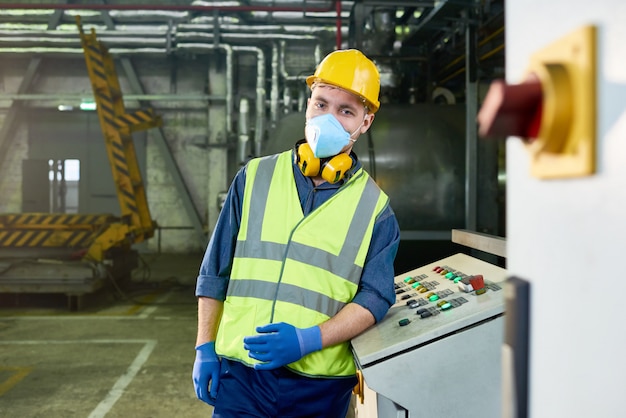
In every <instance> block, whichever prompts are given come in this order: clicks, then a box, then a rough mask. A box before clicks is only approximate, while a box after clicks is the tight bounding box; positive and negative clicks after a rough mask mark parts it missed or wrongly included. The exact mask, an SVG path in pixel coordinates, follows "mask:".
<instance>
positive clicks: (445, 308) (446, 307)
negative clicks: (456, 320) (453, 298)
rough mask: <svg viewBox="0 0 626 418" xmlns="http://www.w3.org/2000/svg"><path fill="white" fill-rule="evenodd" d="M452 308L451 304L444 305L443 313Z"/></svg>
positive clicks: (442, 306) (442, 307)
mask: <svg viewBox="0 0 626 418" xmlns="http://www.w3.org/2000/svg"><path fill="white" fill-rule="evenodd" d="M451 307H452V304H451V303H450V302H446V303H444V304H443V305H441V310H442V311H447V310H448V309H450V308H451Z"/></svg>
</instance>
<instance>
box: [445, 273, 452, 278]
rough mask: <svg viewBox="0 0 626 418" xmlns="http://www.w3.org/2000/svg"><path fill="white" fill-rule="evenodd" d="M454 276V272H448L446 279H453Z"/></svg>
mask: <svg viewBox="0 0 626 418" xmlns="http://www.w3.org/2000/svg"><path fill="white" fill-rule="evenodd" d="M453 277H454V273H448V274H446V279H451V278H453Z"/></svg>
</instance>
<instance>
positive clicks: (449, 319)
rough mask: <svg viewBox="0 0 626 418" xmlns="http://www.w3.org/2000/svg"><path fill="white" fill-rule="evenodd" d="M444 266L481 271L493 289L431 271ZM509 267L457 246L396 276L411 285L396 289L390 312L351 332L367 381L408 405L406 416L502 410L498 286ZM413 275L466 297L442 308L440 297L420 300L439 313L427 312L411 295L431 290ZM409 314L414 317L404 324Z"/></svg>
mask: <svg viewBox="0 0 626 418" xmlns="http://www.w3.org/2000/svg"><path fill="white" fill-rule="evenodd" d="M444 266H445V267H446V269H449V270H450V271H454V272H455V275H460V274H464V275H467V276H471V275H476V274H481V275H483V278H484V281H485V283H486V284H488V290H487V291H486V292H485V293H484V294H482V295H477V294H476V293H475V292H473V291H472V292H469V293H466V292H462V291H460V290H459V287H458V285H457V284H454V282H453V281H451V280H450V279H449V278H446V277H445V276H443V275H441V273H439V272H436V271H434V268H435V267H444ZM506 274H507V273H506V270H504V269H502V268H499V267H497V266H494V265H492V264H489V263H486V262H484V261H481V260H478V259H476V258H473V257H470V256H468V255H465V254H461V253H459V254H455V255H453V256H450V257H446V258H444V259H441V260H437V261H435V262H433V263H430V264H427V265H425V266H422V267H419V268H417V269H414V270H411V271H409V272H406V273H403V274H400V275H398V276H396V278H395V283H396V286H397V288H398V292H399V291H401V290H406V289H410V290H408V291H405V292H403V293H398V295H397V301H396V303H395V304H394V305H393V306H392V307H391V309H390V311H389V312H388V314H387V315H386V316H385V318H384V319H383V320H382V321H380V322H379V323H378V324H376V325H375V326H374V327H372V328H370V329H369V330H367V331H366V332H364V333H363V334H361V335H360V336H358V337H356V338H355V339H353V340H352V347H353V350H354V354H355V356H356V361H357V363H358V365H359V367H360V369H361V371H362V372H363V376H364V378H365V382H366V383H367V386H368V387H369V388H370V389H372V390H374V391H376V392H377V393H378V394H380V395H382V396H384V397H385V398H387V399H389V400H391V401H393V402H394V403H395V404H397V405H400V406H401V407H403V408H404V409H406V410H408V411H409V417H437V416H445V417H452V418H454V417H458V418H498V417H499V416H500V411H501V402H500V399H501V397H500V390H501V388H500V386H501V348H502V344H503V340H504V321H503V318H502V315H503V313H504V290H503V289H501V286H502V285H503V283H502V282H503V281H504V280H505V279H506ZM409 276H410V277H412V278H415V279H416V280H418V281H419V282H420V283H421V284H422V285H425V286H429V287H430V286H432V287H430V288H431V289H433V290H432V292H434V293H437V294H442V293H443V292H444V291H452V292H453V293H452V294H449V295H448V296H444V297H443V298H444V299H445V300H447V301H454V300H457V299H458V298H460V297H463V298H464V299H466V300H467V301H466V302H465V303H462V304H460V305H459V306H456V307H454V308H452V309H450V310H445V311H443V310H440V309H438V308H436V305H435V304H436V303H437V302H428V303H427V304H425V305H424V306H422V307H424V308H427V309H436V310H437V314H436V315H434V316H431V317H429V318H423V319H422V318H420V316H419V315H416V314H415V312H416V309H411V308H409V307H408V306H407V304H406V298H407V297H410V299H412V300H419V299H420V298H422V299H424V300H426V298H425V296H424V295H426V294H427V293H419V292H418V290H415V289H413V288H411V286H410V285H409V284H407V282H406V281H405V279H407V278H408V277H409ZM435 282H436V283H437V284H436V285H434V283H435ZM498 283H501V284H500V285H498ZM433 285H434V286H433ZM493 285H496V286H493ZM498 286H499V287H500V289H499V290H498V289H497V287H498ZM429 292H430V290H429ZM405 295H410V296H405ZM440 300H441V299H440ZM406 319H408V320H409V321H410V322H409V323H408V324H407V325H400V321H401V320H406ZM403 322H404V321H403ZM381 418H386V417H385V416H381Z"/></svg>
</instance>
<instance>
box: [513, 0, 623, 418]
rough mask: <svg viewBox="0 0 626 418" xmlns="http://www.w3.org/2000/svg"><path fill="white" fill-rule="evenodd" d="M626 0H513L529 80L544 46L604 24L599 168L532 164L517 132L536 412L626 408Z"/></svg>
mask: <svg viewBox="0 0 626 418" xmlns="http://www.w3.org/2000/svg"><path fill="white" fill-rule="evenodd" d="M624 22H626V2H624V1H623V0H596V1H593V2H589V1H582V0H552V1H544V0H508V1H507V2H506V68H507V78H508V81H509V83H518V82H520V81H521V79H522V77H523V75H524V74H525V72H526V69H527V63H528V59H529V57H530V55H531V54H533V52H534V51H536V50H538V49H541V48H542V47H544V46H546V45H548V44H550V43H552V42H553V41H554V40H556V39H558V38H561V37H562V36H564V35H566V34H567V33H569V32H571V31H573V30H575V29H577V28H579V27H581V26H583V25H588V24H594V25H597V27H598V44H599V48H598V120H597V121H598V128H597V133H598V145H597V153H598V156H597V166H598V172H597V174H595V175H593V176H590V177H584V178H578V179H571V180H539V179H536V178H534V177H531V176H530V173H529V163H530V161H529V155H528V153H527V151H526V149H525V148H524V146H523V144H522V143H521V141H520V140H519V139H517V138H509V139H508V143H507V176H508V178H507V247H508V266H507V267H508V270H509V272H510V273H511V274H512V275H517V276H520V277H521V278H524V279H527V280H529V281H530V282H531V283H532V305H531V306H532V315H531V321H532V323H531V354H530V355H531V360H530V361H531V368H530V405H531V406H530V414H531V416H532V417H534V418H537V417H546V418H558V417H618V416H624V412H623V402H624V399H623V397H624V375H626V358H625V357H624V347H626V332H624V328H623V319H624V317H625V316H626V315H625V314H624V310H623V308H624V299H623V295H624V294H626V292H625V291H626V281H624V279H623V277H622V276H623V273H622V270H623V268H622V267H623V259H624V256H625V254H626V251H625V250H626V240H625V239H624V237H626V111H625V108H626V58H625V57H626V25H625V23H624Z"/></svg>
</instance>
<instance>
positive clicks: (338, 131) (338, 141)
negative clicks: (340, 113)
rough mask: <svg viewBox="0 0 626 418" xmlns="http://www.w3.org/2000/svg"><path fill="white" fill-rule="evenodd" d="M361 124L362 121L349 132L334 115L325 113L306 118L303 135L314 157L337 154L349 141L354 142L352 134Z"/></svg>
mask: <svg viewBox="0 0 626 418" xmlns="http://www.w3.org/2000/svg"><path fill="white" fill-rule="evenodd" d="M361 126H363V122H361V124H360V125H359V127H358V128H357V129H356V130H355V131H354V132H352V133H350V132H348V131H346V130H345V129H344V128H343V126H341V123H340V122H339V121H338V120H337V118H336V117H334V116H333V115H332V114H330V113H327V114H324V115H320V116H316V117H314V118H311V119H309V120H307V122H306V126H305V127H304V137H305V138H306V140H307V142H308V143H309V146H310V147H311V151H313V155H315V157H316V158H326V157H332V156H333V155H337V154H339V153H340V152H341V150H342V149H344V147H346V145H348V144H349V143H350V142H356V139H352V136H353V135H354V134H356V133H357V132H358V131H359V129H361Z"/></svg>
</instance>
